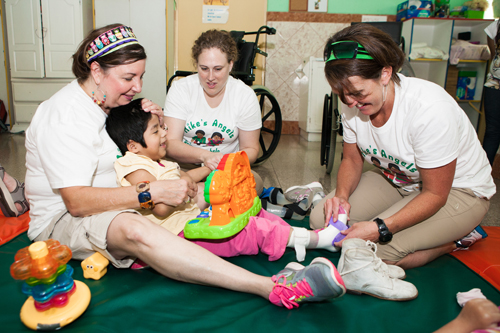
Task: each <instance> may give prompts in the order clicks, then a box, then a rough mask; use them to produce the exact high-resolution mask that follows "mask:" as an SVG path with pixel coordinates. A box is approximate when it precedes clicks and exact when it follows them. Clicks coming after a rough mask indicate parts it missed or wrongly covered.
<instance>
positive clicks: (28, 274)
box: [10, 239, 90, 331]
mask: <svg viewBox="0 0 500 333" xmlns="http://www.w3.org/2000/svg"><path fill="white" fill-rule="evenodd" d="M71 255H72V254H71V250H70V249H69V248H68V247H67V246H66V245H61V244H60V243H59V242H58V241H56V240H52V239H49V240H47V241H45V242H35V243H33V244H31V245H30V246H28V247H25V248H22V249H21V250H19V251H17V253H16V256H15V258H14V260H15V261H14V263H13V264H12V265H11V266H10V274H11V275H12V277H13V278H14V279H16V280H26V281H25V283H24V284H23V286H22V292H23V293H24V294H26V295H28V296H29V297H28V299H27V300H26V302H25V303H24V305H23V306H22V308H21V321H22V322H23V323H24V324H25V325H26V326H27V327H28V328H31V329H32V330H41V331H52V330H58V329H60V328H61V327H63V326H66V325H68V324H70V323H72V322H73V321H74V320H75V319H76V318H78V317H79V316H80V315H81V314H82V313H83V312H84V311H85V310H86V309H87V307H88V306H89V303H90V290H89V287H87V285H86V284H85V283H83V282H80V281H74V280H73V278H72V275H73V268H72V267H71V266H69V265H67V264H66V263H67V262H68V261H69V260H70V259H71Z"/></svg>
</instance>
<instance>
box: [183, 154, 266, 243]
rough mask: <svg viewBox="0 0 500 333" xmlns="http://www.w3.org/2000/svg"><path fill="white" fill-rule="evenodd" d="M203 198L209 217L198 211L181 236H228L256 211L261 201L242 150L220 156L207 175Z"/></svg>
mask: <svg viewBox="0 0 500 333" xmlns="http://www.w3.org/2000/svg"><path fill="white" fill-rule="evenodd" d="M204 195H205V201H207V202H208V203H210V204H211V206H212V207H211V208H212V214H211V216H210V214H207V213H206V212H202V213H201V214H200V215H199V216H198V217H197V218H196V219H193V220H191V221H188V223H187V224H186V226H185V227H184V237H186V238H188V239H198V238H199V239H223V238H227V237H231V236H233V235H235V234H237V233H238V232H240V231H241V230H242V229H243V228H245V227H246V225H247V224H248V221H249V220H250V216H255V215H257V214H258V213H259V212H260V210H261V208H262V205H261V201H260V198H259V197H258V196H257V191H256V190H255V179H254V177H253V175H252V172H251V170H250V163H249V162H248V157H247V154H246V153H245V152H244V151H241V152H237V153H234V154H227V155H224V157H223V158H222V160H221V161H220V163H219V165H218V166H217V169H216V170H214V171H212V173H210V175H209V176H208V178H207V180H206V182H205V190H204Z"/></svg>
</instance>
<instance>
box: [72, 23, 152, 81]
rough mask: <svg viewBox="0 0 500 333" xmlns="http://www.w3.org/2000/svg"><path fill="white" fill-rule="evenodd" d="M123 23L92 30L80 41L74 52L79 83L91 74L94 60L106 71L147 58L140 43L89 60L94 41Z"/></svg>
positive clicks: (74, 72)
mask: <svg viewBox="0 0 500 333" xmlns="http://www.w3.org/2000/svg"><path fill="white" fill-rule="evenodd" d="M122 25H123V24H120V23H115V24H110V25H107V26H105V27H102V28H99V29H95V30H93V31H91V32H90V33H89V34H88V35H87V37H85V39H84V40H83V41H82V42H81V43H80V45H79V46H78V49H77V50H76V52H75V54H73V66H72V68H71V69H72V70H73V74H74V75H75V76H76V78H77V79H78V82H79V83H83V81H85V80H86V79H87V78H88V77H89V75H90V64H91V63H93V62H94V61H95V62H97V63H98V64H99V66H101V68H102V70H103V71H104V72H106V70H108V69H109V68H111V67H116V66H120V65H126V64H131V63H134V62H136V61H139V60H143V59H146V51H145V50H144V48H143V47H142V46H141V45H140V44H131V45H127V46H125V47H122V48H120V49H118V50H116V51H114V52H111V53H108V54H106V55H105V56H102V57H99V58H96V59H95V60H93V61H91V62H90V63H89V62H87V57H86V54H87V50H88V47H89V45H90V43H91V42H92V41H94V39H96V38H97V37H99V36H100V35H101V34H102V33H104V32H106V31H108V30H111V29H113V28H115V27H119V26H122Z"/></svg>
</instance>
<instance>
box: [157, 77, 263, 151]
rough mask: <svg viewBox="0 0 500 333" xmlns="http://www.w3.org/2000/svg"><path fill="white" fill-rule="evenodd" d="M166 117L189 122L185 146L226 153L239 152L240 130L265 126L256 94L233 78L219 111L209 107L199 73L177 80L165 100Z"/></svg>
mask: <svg viewBox="0 0 500 333" xmlns="http://www.w3.org/2000/svg"><path fill="white" fill-rule="evenodd" d="M165 116H166V117H172V118H177V119H181V120H185V121H186V125H185V127H184V137H183V141H184V143H186V144H188V145H191V146H194V147H199V148H203V149H205V150H209V151H212V152H221V153H223V154H230V153H235V152H237V151H239V140H238V133H239V130H243V131H254V130H257V129H260V128H261V127H262V119H261V111H260V107H259V103H258V100H257V97H256V95H255V92H254V91H253V90H252V88H250V87H249V86H247V85H246V84H244V83H243V82H242V81H240V80H237V79H235V78H233V77H232V76H230V77H229V79H228V80H227V84H226V90H225V92H224V97H223V99H222V101H221V103H220V104H219V106H217V107H216V108H211V107H210V106H209V105H208V103H207V100H206V98H205V95H204V92H203V87H202V86H201V84H200V80H199V78H198V74H194V75H190V76H188V77H186V78H183V79H181V80H178V81H175V82H174V83H173V84H172V87H171V88H170V90H169V91H168V95H167V99H166V101H165Z"/></svg>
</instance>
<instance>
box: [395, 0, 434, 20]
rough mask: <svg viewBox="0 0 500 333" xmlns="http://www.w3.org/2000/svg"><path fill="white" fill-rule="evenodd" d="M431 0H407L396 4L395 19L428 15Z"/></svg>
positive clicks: (429, 14)
mask: <svg viewBox="0 0 500 333" xmlns="http://www.w3.org/2000/svg"><path fill="white" fill-rule="evenodd" d="M431 10H432V1H419V0H407V1H405V2H402V3H400V4H399V5H398V9H397V14H396V21H404V20H407V19H410V18H412V17H430V16H431Z"/></svg>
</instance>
